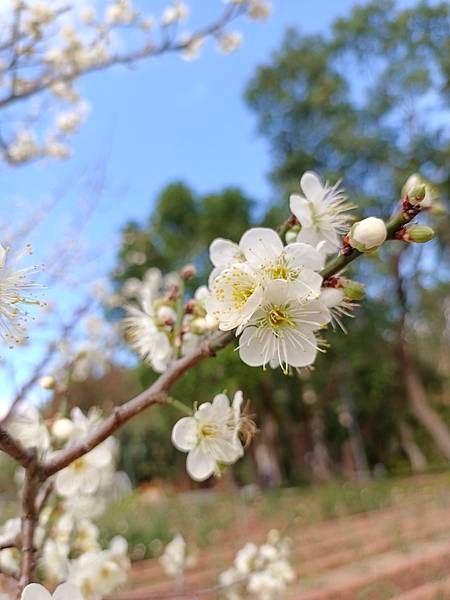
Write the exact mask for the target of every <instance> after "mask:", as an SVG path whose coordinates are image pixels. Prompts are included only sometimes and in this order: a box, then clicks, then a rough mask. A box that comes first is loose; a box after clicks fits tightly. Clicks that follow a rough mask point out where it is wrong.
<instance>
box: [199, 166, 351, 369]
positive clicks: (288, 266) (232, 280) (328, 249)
mask: <svg viewBox="0 0 450 600" xmlns="http://www.w3.org/2000/svg"><path fill="white" fill-rule="evenodd" d="M301 186H302V190H303V192H304V196H300V195H296V194H294V195H292V196H291V199H290V206H291V211H292V213H293V215H294V216H295V218H296V221H295V223H296V225H295V227H292V228H291V229H290V230H289V232H288V235H286V238H287V240H288V243H287V244H286V245H285V244H284V243H283V241H282V239H281V238H280V236H279V235H278V233H277V232H276V231H274V230H272V229H267V228H254V229H250V230H249V231H247V232H246V233H244V235H243V236H242V238H241V240H240V241H239V243H238V244H236V243H234V242H231V241H230V240H224V239H217V240H214V242H213V243H212V244H211V247H210V258H211V261H212V263H213V265H214V269H213V271H212V273H211V276H210V280H209V288H210V295H209V297H208V299H207V301H206V308H207V310H208V313H209V314H210V315H211V316H212V317H214V318H215V319H216V320H217V321H218V323H219V328H220V329H221V330H223V331H227V330H234V329H235V330H236V335H237V336H240V338H239V353H240V356H241V359H242V360H243V361H244V362H245V363H246V364H248V365H250V366H263V367H265V366H266V365H270V366H271V367H273V368H276V367H281V368H282V369H283V371H284V372H288V370H289V368H290V367H294V368H300V367H306V366H308V365H311V364H312V363H313V362H314V361H315V358H316V355H317V353H318V351H319V350H320V331H321V330H322V329H323V328H324V327H325V326H326V325H328V324H329V323H330V321H331V320H332V315H331V313H330V311H331V310H332V309H333V308H335V307H336V309H337V311H341V313H342V310H344V311H345V312H344V313H342V314H345V313H346V312H348V311H349V309H350V308H351V307H350V305H347V306H345V307H342V304H343V303H344V302H345V301H346V296H345V292H342V295H336V294H335V295H334V296H331V295H329V294H328V296H327V297H326V298H324V297H322V283H323V278H322V276H321V274H320V272H321V270H322V269H323V267H324V264H325V259H326V256H327V255H328V254H331V253H336V252H337V251H338V249H339V247H340V244H341V236H342V235H343V234H344V233H346V232H347V231H348V227H349V222H350V215H349V213H348V211H349V209H350V208H351V206H350V205H349V204H348V203H347V201H346V199H345V196H344V194H343V192H342V191H341V189H340V188H339V187H338V186H333V187H331V186H329V185H328V184H325V185H323V184H322V182H321V181H320V179H319V178H318V176H317V175H315V174H314V173H310V172H308V173H305V174H304V175H303V177H302V179H301ZM341 287H342V289H343V290H344V289H345V286H343V285H342V286H341Z"/></svg>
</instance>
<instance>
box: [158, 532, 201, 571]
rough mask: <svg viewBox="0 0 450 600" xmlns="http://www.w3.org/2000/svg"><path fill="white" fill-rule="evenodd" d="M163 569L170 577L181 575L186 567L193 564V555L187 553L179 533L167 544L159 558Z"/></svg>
mask: <svg viewBox="0 0 450 600" xmlns="http://www.w3.org/2000/svg"><path fill="white" fill-rule="evenodd" d="M159 562H160V563H161V565H162V567H163V569H164V571H165V572H166V574H167V575H169V576H170V577H181V576H182V575H183V573H184V571H185V570H186V569H188V568H189V567H192V566H193V565H194V564H195V557H194V556H193V555H189V554H188V553H187V544H186V541H185V539H184V538H183V536H182V535H181V534H180V533H177V534H176V535H175V537H174V538H173V540H172V541H171V542H169V543H168V544H167V546H166V547H165V549H164V553H163V554H162V556H161V557H160V559H159Z"/></svg>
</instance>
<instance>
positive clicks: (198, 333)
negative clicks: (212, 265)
mask: <svg viewBox="0 0 450 600" xmlns="http://www.w3.org/2000/svg"><path fill="white" fill-rule="evenodd" d="M194 274H195V271H194V269H193V267H187V268H185V269H183V270H182V272H181V273H180V274H178V273H170V274H169V275H166V276H165V277H163V276H162V274H161V271H159V269H149V270H148V271H147V272H146V274H145V276H144V278H143V280H142V281H140V280H138V279H129V280H128V281H126V282H125V285H124V288H123V290H122V294H123V295H124V296H125V297H126V298H134V299H135V300H136V302H135V303H134V304H132V303H129V304H128V305H126V310H127V313H128V316H127V317H126V318H125V320H124V327H125V332H126V336H127V339H128V341H129V342H130V344H131V346H132V347H133V348H134V349H135V350H136V351H137V352H138V353H139V354H140V356H142V357H143V358H144V359H145V360H146V361H147V362H148V363H149V364H150V365H151V367H152V368H153V369H154V370H155V371H156V372H157V373H162V372H164V371H165V370H166V369H167V368H168V366H169V365H170V364H171V363H172V362H173V361H174V360H175V359H176V358H178V357H179V356H183V355H185V354H187V353H189V352H191V351H192V350H194V349H195V348H197V347H198V345H199V344H200V343H201V341H202V340H203V339H204V337H205V335H207V334H208V333H210V332H212V331H215V330H216V329H217V322H216V321H215V319H214V318H212V317H211V316H210V315H208V314H207V312H206V307H205V301H206V298H207V296H208V290H207V288H206V287H205V286H202V287H199V288H198V289H197V290H196V292H195V294H194V297H193V298H192V299H190V300H189V301H185V298H184V295H183V290H184V280H185V279H189V278H190V277H191V276H193V275H194Z"/></svg>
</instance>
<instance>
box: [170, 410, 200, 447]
mask: <svg viewBox="0 0 450 600" xmlns="http://www.w3.org/2000/svg"><path fill="white" fill-rule="evenodd" d="M172 443H173V445H174V446H175V448H178V450H181V451H182V452H189V450H192V448H194V447H195V445H196V444H197V422H196V420H195V419H194V418H193V417H183V418H182V419H180V420H179V421H178V422H177V423H175V426H174V428H173V429H172Z"/></svg>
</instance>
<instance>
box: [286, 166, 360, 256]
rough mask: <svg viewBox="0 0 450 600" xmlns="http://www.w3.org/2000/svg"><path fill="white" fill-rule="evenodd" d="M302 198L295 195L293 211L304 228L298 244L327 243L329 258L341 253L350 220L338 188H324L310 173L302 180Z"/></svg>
mask: <svg viewBox="0 0 450 600" xmlns="http://www.w3.org/2000/svg"><path fill="white" fill-rule="evenodd" d="M300 186H301V188H302V191H303V194H304V195H303V196H301V195H299V194H292V195H291V197H290V209H291V212H292V214H293V215H295V217H296V218H297V220H298V221H299V223H300V225H301V230H300V233H299V234H298V236H297V241H298V242H304V243H306V244H310V245H311V246H314V247H315V246H317V244H319V243H320V242H324V249H325V251H326V252H327V253H328V254H332V253H334V252H336V251H337V250H338V248H339V247H340V245H341V236H342V235H344V234H345V233H347V231H348V228H349V223H350V220H351V217H350V215H349V214H348V211H349V210H350V209H351V208H353V207H352V205H351V204H349V203H348V202H347V199H346V197H345V195H344V193H343V191H342V190H341V189H340V188H339V184H335V185H334V186H330V185H328V183H326V184H325V185H323V184H322V182H321V180H320V178H319V176H318V175H316V173H313V172H312V171H307V172H306V173H304V175H303V176H302V178H301V180H300Z"/></svg>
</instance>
